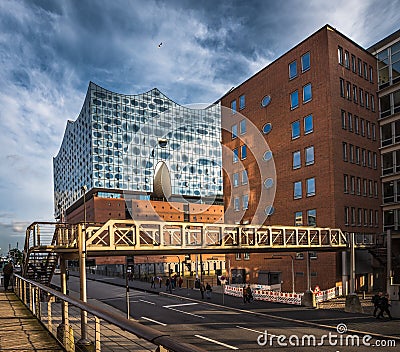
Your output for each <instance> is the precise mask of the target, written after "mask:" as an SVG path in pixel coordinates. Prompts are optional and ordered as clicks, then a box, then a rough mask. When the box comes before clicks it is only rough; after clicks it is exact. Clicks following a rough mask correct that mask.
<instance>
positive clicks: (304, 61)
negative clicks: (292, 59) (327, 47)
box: [301, 52, 310, 72]
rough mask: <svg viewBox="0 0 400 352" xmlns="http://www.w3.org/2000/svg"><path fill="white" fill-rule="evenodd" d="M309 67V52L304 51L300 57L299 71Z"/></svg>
mask: <svg viewBox="0 0 400 352" xmlns="http://www.w3.org/2000/svg"><path fill="white" fill-rule="evenodd" d="M309 69H310V53H309V52H308V53H305V54H304V55H303V56H302V57H301V71H302V72H305V71H307V70H309Z"/></svg>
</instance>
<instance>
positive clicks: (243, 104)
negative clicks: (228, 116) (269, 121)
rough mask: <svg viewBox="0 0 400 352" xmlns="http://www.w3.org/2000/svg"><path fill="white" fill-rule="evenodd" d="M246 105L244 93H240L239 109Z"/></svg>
mask: <svg viewBox="0 0 400 352" xmlns="http://www.w3.org/2000/svg"><path fill="white" fill-rule="evenodd" d="M245 107H246V97H245V95H241V96H240V97H239V110H242V109H244V108H245Z"/></svg>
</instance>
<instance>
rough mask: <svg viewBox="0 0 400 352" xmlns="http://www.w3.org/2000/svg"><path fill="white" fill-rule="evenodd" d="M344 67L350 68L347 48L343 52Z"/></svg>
mask: <svg viewBox="0 0 400 352" xmlns="http://www.w3.org/2000/svg"><path fill="white" fill-rule="evenodd" d="M344 67H346V68H347V69H350V57H349V52H348V51H347V50H346V51H345V52H344Z"/></svg>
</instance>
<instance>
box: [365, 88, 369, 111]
mask: <svg viewBox="0 0 400 352" xmlns="http://www.w3.org/2000/svg"><path fill="white" fill-rule="evenodd" d="M365 108H366V109H368V110H369V93H368V92H365Z"/></svg>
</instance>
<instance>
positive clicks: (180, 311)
mask: <svg viewBox="0 0 400 352" xmlns="http://www.w3.org/2000/svg"><path fill="white" fill-rule="evenodd" d="M163 308H167V309H171V310H174V311H175V312H179V313H183V314H187V315H191V316H193V317H197V318H201V319H204V317H203V316H201V315H197V314H193V313H189V312H185V311H184V310H180V309H175V308H171V307H163Z"/></svg>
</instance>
